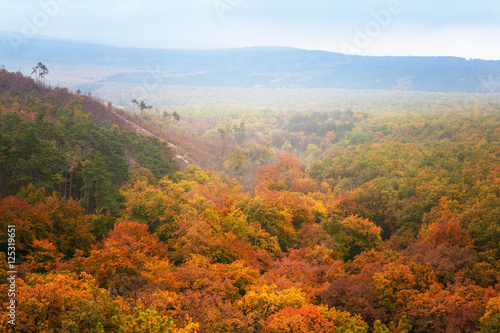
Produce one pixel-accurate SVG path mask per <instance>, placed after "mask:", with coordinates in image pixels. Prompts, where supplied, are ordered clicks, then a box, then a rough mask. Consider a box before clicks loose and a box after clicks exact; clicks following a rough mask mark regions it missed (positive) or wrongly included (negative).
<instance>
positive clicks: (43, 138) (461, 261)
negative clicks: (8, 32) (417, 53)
mask: <svg viewBox="0 0 500 333" xmlns="http://www.w3.org/2000/svg"><path fill="white" fill-rule="evenodd" d="M134 97H135V96H132V97H131V99H132V98H134ZM146 103H150V102H148V101H146ZM394 104H397V105H398V107H394ZM153 105H154V103H153ZM370 105H372V107H371V109H372V110H371V111H370V107H352V108H343V107H332V108H327V109H319V110H302V111H293V112H286V111H285V110H279V109H271V110H263V109H256V110H245V111H241V112H236V111H233V112H231V111H230V110H229V111H228V110H207V109H206V110H203V111H200V112H199V113H198V114H197V115H196V114H195V112H194V111H192V113H191V114H190V113H189V112H187V111H186V113H182V112H181V111H179V113H180V119H177V120H174V119H171V118H170V117H164V116H163V114H162V112H160V110H155V109H154V108H152V110H150V111H148V112H140V111H138V110H135V111H134V110H133V109H132V108H131V109H130V110H129V111H130V112H131V114H129V113H126V112H124V111H123V110H120V109H118V108H116V107H114V106H112V105H111V104H104V103H102V102H100V101H98V100H95V99H93V98H91V97H89V96H87V95H82V94H73V93H71V92H69V91H68V90H67V89H64V88H51V87H48V86H46V85H44V84H41V83H36V82H35V81H34V80H32V79H30V78H26V77H24V76H23V75H22V74H20V73H12V72H8V71H6V70H0V225H1V229H0V247H1V248H2V251H3V252H4V251H5V249H6V248H7V236H6V232H7V226H8V225H15V226H16V237H17V246H18V248H17V255H18V257H17V262H16V264H17V270H18V272H19V274H18V278H17V287H18V290H17V291H18V297H17V301H18V302H17V322H16V326H15V328H13V327H12V326H10V325H8V323H7V316H6V314H7V310H6V306H3V307H2V308H1V310H0V312H1V314H2V316H1V319H0V326H1V327H2V329H3V330H5V331H7V332H304V333H305V332H339V333H340V332H377V333H382V332H384V333H388V332H393V333H396V332H467V333H468V332H498V331H500V284H499V283H500V264H499V262H500V261H499V259H500V242H499V240H500V104H499V103H497V102H494V101H485V102H483V101H481V100H477V101H475V102H474V103H463V100H459V99H454V98H453V97H450V96H449V95H446V96H442V98H437V97H436V96H435V95H432V97H431V98H429V99H426V98H425V96H424V95H420V96H419V97H416V96H415V95H408V97H407V99H405V100H398V101H396V102H393V101H391V100H385V99H384V100H380V101H378V102H377V103H374V104H370ZM391 105H393V106H392V107H391ZM401 105H402V106H403V107H402V108H401V107H400V106H401ZM405 105H407V106H408V107H407V108H404V106H405ZM198 111H199V110H198ZM169 112H170V110H169ZM174 149H175V151H174ZM177 155H179V156H183V158H184V157H185V158H186V159H191V161H188V162H189V163H188V165H186V164H182V163H181V162H179V159H178V158H176V156H177ZM193 161H194V162H196V164H194V163H191V162H193ZM0 255H2V256H3V253H2V254H0ZM4 263H5V258H4V259H3V260H2V264H4ZM8 270H9V268H8V267H7V266H6V265H3V266H2V267H1V269H0V276H1V281H2V282H0V283H1V284H0V289H1V292H0V299H1V301H2V303H3V304H7V302H8V297H7V290H8V285H7V282H6V278H7V271H8Z"/></svg>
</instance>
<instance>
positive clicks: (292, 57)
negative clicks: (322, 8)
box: [0, 32, 500, 93]
mask: <svg viewBox="0 0 500 333" xmlns="http://www.w3.org/2000/svg"><path fill="white" fill-rule="evenodd" d="M13 36H15V35H12V33H5V32H3V33H0V65H5V66H6V67H7V68H8V69H10V70H17V69H18V68H19V67H22V66H29V65H30V64H33V65H34V64H36V63H37V62H38V61H42V62H44V63H46V64H47V65H48V67H49V68H52V67H53V66H58V68H64V66H66V67H68V68H69V67H71V68H75V67H82V68H83V67H85V68H89V70H88V78H82V81H86V82H85V83H87V84H88V83H89V81H92V80H93V81H92V83H102V84H105V83H112V82H119V83H139V84H140V83H144V82H150V83H155V84H167V85H186V86H218V87H266V88H285V87H286V88H293V87H297V88H338V89H384V90H411V91H429V92H469V93H481V92H498V91H491V90H492V89H495V90H496V89H497V88H496V85H495V83H498V82H499V81H500V61H493V60H478V59H475V60H466V59H463V58H457V57H411V56H408V57H373V56H349V55H344V54H340V53H333V52H327V51H309V50H301V49H295V48H287V47H250V48H239V49H215V50H162V49H139V48H123V47H115V46H105V45H95V44H88V43H78V42H72V41H66V40H58V39H53V38H43V37H33V38H31V39H24V40H22V43H19V41H18V43H17V44H16V43H14V47H13V44H12V39H13V38H14V37H13ZM18 36H19V35H18ZM16 66H17V68H16ZM96 66H99V68H101V70H100V71H99V73H96V70H95V69H92V68H95V67H96ZM102 68H107V69H109V73H108V72H107V71H104V72H103V71H102ZM25 74H26V73H25ZM96 74H99V75H96ZM82 83H83V82H82ZM492 85H494V86H495V88H492V87H491V86H492Z"/></svg>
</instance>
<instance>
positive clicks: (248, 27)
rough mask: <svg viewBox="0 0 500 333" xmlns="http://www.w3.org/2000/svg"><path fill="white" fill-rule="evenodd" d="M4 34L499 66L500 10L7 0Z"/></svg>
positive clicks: (470, 5) (452, 2)
mask: <svg viewBox="0 0 500 333" xmlns="http://www.w3.org/2000/svg"><path fill="white" fill-rule="evenodd" d="M0 31H13V32H17V33H24V34H26V35H28V36H34V35H41V36H49V37H56V38H63V39H69V40H77V41H85V42H92V43H99V44H106V45H116V46H127V47H147V48H191V49H192V48H195V49H196V48H228V47H249V46H289V47H297V48H302V49H310V50H325V51H333V52H342V53H349V54H359V55H389V56H400V55H404V56H458V57H463V58H479V59H495V60H500V1H498V0H475V1H471V0H351V1H348V0H22V1H21V0H0Z"/></svg>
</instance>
